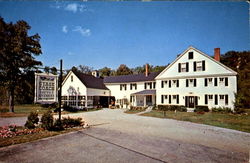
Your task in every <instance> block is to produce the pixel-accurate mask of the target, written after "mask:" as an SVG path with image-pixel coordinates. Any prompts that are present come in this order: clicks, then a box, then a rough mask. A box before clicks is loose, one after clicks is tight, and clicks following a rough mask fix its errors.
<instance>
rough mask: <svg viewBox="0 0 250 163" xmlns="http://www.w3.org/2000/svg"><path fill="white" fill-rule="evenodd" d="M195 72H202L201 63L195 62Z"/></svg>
mask: <svg viewBox="0 0 250 163" xmlns="http://www.w3.org/2000/svg"><path fill="white" fill-rule="evenodd" d="M196 71H202V62H201V61H198V62H196Z"/></svg>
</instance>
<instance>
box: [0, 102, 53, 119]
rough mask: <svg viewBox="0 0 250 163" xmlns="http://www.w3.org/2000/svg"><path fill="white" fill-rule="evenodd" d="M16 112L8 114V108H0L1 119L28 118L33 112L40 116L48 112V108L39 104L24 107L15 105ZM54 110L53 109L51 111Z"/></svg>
mask: <svg viewBox="0 0 250 163" xmlns="http://www.w3.org/2000/svg"><path fill="white" fill-rule="evenodd" d="M14 109H15V112H14V113H10V112H8V106H0V117H21V116H27V115H28V114H29V113H30V112H31V111H34V112H35V111H36V112H38V114H43V113H44V112H46V111H48V110H49V109H48V108H44V107H41V105H38V104H24V105H15V108H14ZM51 110H53V109H51Z"/></svg>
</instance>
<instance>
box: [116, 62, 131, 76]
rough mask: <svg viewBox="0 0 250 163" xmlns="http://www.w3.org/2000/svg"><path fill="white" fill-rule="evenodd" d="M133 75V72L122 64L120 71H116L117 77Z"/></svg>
mask: <svg viewBox="0 0 250 163" xmlns="http://www.w3.org/2000/svg"><path fill="white" fill-rule="evenodd" d="M129 74H133V72H132V71H131V70H130V69H129V68H128V67H127V66H126V65H125V64H121V65H120V66H119V67H118V69H117V70H116V75H117V76H118V75H129Z"/></svg>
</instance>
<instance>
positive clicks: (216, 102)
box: [214, 95, 218, 105]
mask: <svg viewBox="0 0 250 163" xmlns="http://www.w3.org/2000/svg"><path fill="white" fill-rule="evenodd" d="M214 104H215V105H218V95H215V96H214Z"/></svg>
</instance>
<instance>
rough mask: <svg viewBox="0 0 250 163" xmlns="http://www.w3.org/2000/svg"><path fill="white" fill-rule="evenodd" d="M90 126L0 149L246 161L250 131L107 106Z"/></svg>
mask: <svg viewBox="0 0 250 163" xmlns="http://www.w3.org/2000/svg"><path fill="white" fill-rule="evenodd" d="M70 116H80V117H83V118H84V119H85V120H86V121H87V122H88V123H89V124H90V125H91V128H89V129H86V130H82V131H79V132H74V133H70V134H66V135H60V136H56V137H53V138H48V139H43V140H40V141H36V142H32V143H26V144H21V145H15V146H11V147H7V148H2V149H0V161H4V162H248V159H249V156H248V154H249V149H250V134H248V133H244V132H239V131H234V130H229V129H223V128H218V127H212V126H207V125H200V124H194V123H189V122H181V121H176V120H170V119H160V118H152V117H143V116H138V115H130V114H124V113H123V110H109V109H104V110H101V111H95V112H88V113H80V114H71V115H70Z"/></svg>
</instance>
